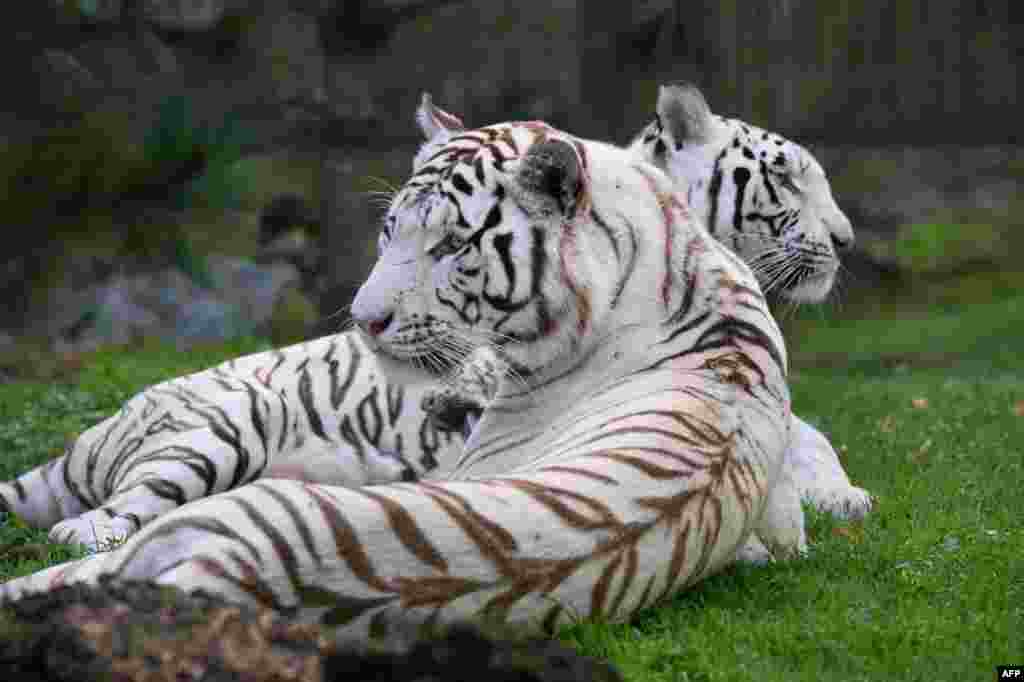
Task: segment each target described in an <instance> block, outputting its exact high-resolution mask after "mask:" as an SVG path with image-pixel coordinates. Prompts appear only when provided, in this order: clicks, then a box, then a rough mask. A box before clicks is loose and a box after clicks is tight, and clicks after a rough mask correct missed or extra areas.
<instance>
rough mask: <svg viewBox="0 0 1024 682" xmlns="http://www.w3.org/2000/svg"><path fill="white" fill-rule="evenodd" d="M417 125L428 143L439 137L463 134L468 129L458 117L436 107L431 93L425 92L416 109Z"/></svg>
mask: <svg viewBox="0 0 1024 682" xmlns="http://www.w3.org/2000/svg"><path fill="white" fill-rule="evenodd" d="M416 123H417V124H419V126H420V130H421V131H423V137H424V138H425V139H426V140H427V141H428V142H429V141H431V140H433V139H434V138H435V137H437V136H438V135H441V134H446V135H451V134H452V133H461V132H462V131H464V130H465V129H466V126H465V125H464V124H463V123H462V120H461V119H460V118H459V117H458V116H455V115H453V114H449V113H448V112H447V111H445V110H444V109H441V108H439V107H436V106H434V102H433V100H432V99H431V98H430V93H429V92H424V93H423V97H422V98H421V99H420V106H419V108H418V109H416Z"/></svg>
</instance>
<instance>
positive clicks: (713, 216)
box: [629, 84, 853, 303]
mask: <svg viewBox="0 0 1024 682" xmlns="http://www.w3.org/2000/svg"><path fill="white" fill-rule="evenodd" d="M629 148H630V150H631V151H632V152H634V153H636V154H637V155H639V156H640V158H643V159H644V160H646V161H649V162H651V163H653V164H654V165H656V166H658V167H660V168H661V169H662V170H664V171H665V172H667V173H668V175H669V177H671V178H672V180H673V181H674V182H675V183H676V186H677V187H678V188H679V189H680V190H681V191H684V192H685V193H686V196H687V199H688V201H689V203H690V204H691V206H693V209H694V211H695V212H696V213H697V215H700V216H703V217H705V218H706V220H707V225H708V229H709V230H710V231H711V234H712V236H714V237H715V238H716V239H718V240H719V241H721V242H722V243H724V244H726V245H727V246H729V247H730V248H732V249H733V251H735V252H736V254H737V255H739V256H740V257H741V258H742V259H743V260H745V261H746V262H747V263H748V264H749V265H750V266H751V268H752V269H753V270H754V273H755V274H756V276H757V279H758V281H759V282H760V284H761V287H762V289H764V290H765V292H772V293H777V294H778V295H779V296H781V297H782V298H785V299H787V300H790V301H793V302H796V303H813V302H817V301H820V300H822V299H824V298H825V297H826V296H827V295H828V293H829V291H830V290H831V288H832V285H833V283H834V281H835V277H836V273H837V271H838V269H839V255H838V254H839V252H840V251H842V250H844V249H847V248H849V247H850V246H851V245H852V244H853V228H852V227H851V225H850V221H849V219H847V217H846V216H845V215H844V214H843V212H842V211H841V210H840V209H839V207H838V206H837V205H836V202H835V200H834V199H833V198H832V191H831V188H830V186H829V182H828V178H826V177H825V171H824V170H822V167H821V165H820V164H819V163H818V162H817V160H816V159H815V158H814V157H813V156H812V155H811V153H810V152H808V151H807V150H806V149H804V148H803V147H802V146H800V145H799V144H796V143H795V142H792V141H790V140H787V139H786V138H784V137H782V136H781V135H777V134H775V133H771V132H767V131H765V130H762V129H760V128H757V127H755V126H752V125H750V124H748V123H745V122H743V121H740V120H737V119H728V118H723V117H721V116H717V115H714V114H712V113H711V110H710V109H709V108H708V104H707V102H706V101H705V99H704V96H703V95H702V94H701V92H700V91H699V90H698V89H697V88H696V87H694V86H693V85H690V84H681V85H666V86H662V87H661V88H660V89H659V92H658V103H657V108H656V114H655V116H654V120H653V121H652V122H651V123H650V124H648V125H647V127H646V128H644V130H643V131H642V132H641V133H640V134H639V135H637V136H636V138H634V140H633V142H632V143H631V144H630V146H629Z"/></svg>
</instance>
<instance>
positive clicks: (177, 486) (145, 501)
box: [49, 431, 234, 551]
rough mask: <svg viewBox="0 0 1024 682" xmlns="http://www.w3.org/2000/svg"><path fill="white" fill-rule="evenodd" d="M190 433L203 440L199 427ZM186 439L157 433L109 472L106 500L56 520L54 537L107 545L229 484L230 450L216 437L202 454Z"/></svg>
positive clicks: (94, 545)
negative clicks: (158, 435)
mask: <svg viewBox="0 0 1024 682" xmlns="http://www.w3.org/2000/svg"><path fill="white" fill-rule="evenodd" d="M189 436H190V438H191V439H194V441H197V442H202V441H203V440H205V439H204V438H203V434H200V433H196V432H195V431H192V432H189ZM168 440H170V442H167V441H168ZM182 440H183V439H181V438H177V439H167V438H162V439H161V438H158V437H153V438H152V442H151V443H144V444H143V445H142V446H140V453H139V456H138V457H137V458H134V459H132V460H130V461H128V462H126V463H125V464H124V466H123V467H121V468H118V469H115V470H113V471H112V472H111V473H112V474H114V475H112V476H111V480H110V488H109V494H108V495H107V496H106V498H105V499H103V500H102V502H101V503H100V504H99V505H98V506H96V507H95V508H93V509H89V510H86V511H82V512H80V513H78V514H74V515H70V516H69V517H68V518H65V519H64V520H62V521H60V522H59V523H56V524H54V525H53V527H52V528H51V529H50V532H49V538H50V540H52V541H54V542H64V543H68V544H82V545H85V546H86V547H87V548H88V549H89V550H90V551H102V550H104V549H109V548H110V547H111V546H114V545H116V544H119V543H121V542H123V541H124V540H125V539H127V538H128V537H129V536H131V535H132V534H134V533H135V532H137V531H138V530H139V529H141V528H142V527H143V526H145V525H146V524H147V523H149V522H150V521H152V520H153V519H155V518H157V517H159V516H162V515H163V514H166V513H167V512H169V511H171V510H173V509H175V508H177V507H180V506H181V505H183V504H185V503H186V502H189V501H191V500H195V499H198V498H200V497H206V496H208V495H212V494H214V493H216V492H221V491H223V490H227V489H228V488H229V487H231V483H230V481H229V480H228V478H227V475H226V474H227V471H225V469H226V467H225V466H223V465H225V464H227V463H229V462H230V461H231V455H232V454H234V453H233V452H229V450H230V448H228V447H226V446H225V445H222V444H221V445H219V444H218V443H217V442H216V441H215V440H214V441H213V442H212V443H206V447H205V448H204V451H203V452H198V451H196V450H193V449H191V448H190V447H188V445H187V442H180V441H182ZM175 441H178V442H175ZM147 445H148V446H149V447H147ZM142 448H145V451H141V450H142Z"/></svg>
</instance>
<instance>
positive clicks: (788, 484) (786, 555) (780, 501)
mask: <svg viewBox="0 0 1024 682" xmlns="http://www.w3.org/2000/svg"><path fill="white" fill-rule="evenodd" d="M792 455H793V449H792V447H790V448H789V449H788V450H787V451H786V452H785V454H784V457H783V464H782V469H781V471H780V472H779V478H778V480H777V481H776V483H775V485H774V486H773V487H772V488H771V490H769V491H768V501H767V503H766V504H765V508H764V512H763V513H762V514H761V517H760V519H759V521H758V523H757V525H756V526H755V528H754V535H755V536H756V538H757V539H758V540H760V542H761V543H762V544H763V545H764V546H765V547H766V548H767V549H768V550H769V551H770V552H771V555H772V558H774V559H776V560H784V559H792V558H796V557H799V556H803V555H804V554H806V552H807V533H806V530H805V528H804V508H803V506H802V505H801V502H800V489H799V488H798V486H797V482H796V479H795V478H794V476H793V469H792V466H791V465H790V462H789V460H790V458H791V457H792Z"/></svg>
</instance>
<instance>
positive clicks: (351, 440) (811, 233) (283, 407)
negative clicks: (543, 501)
mask: <svg viewBox="0 0 1024 682" xmlns="http://www.w3.org/2000/svg"><path fill="white" fill-rule="evenodd" d="M417 121H418V123H419V125H420V128H421V130H422V131H423V133H424V135H425V137H426V138H427V143H426V144H424V146H423V148H422V149H421V151H420V154H419V156H418V159H422V158H424V157H425V155H427V154H429V153H430V151H431V150H432V149H436V147H437V146H438V145H440V144H443V143H444V142H445V141H446V140H447V139H449V138H450V137H451V135H453V134H457V133H459V132H461V131H462V130H464V126H463V125H462V123H461V121H459V119H458V118H457V117H455V116H452V115H451V114H448V113H446V112H444V111H442V110H440V109H438V108H437V107H435V106H433V104H432V103H431V102H430V100H429V98H427V97H425V98H424V102H423V103H422V105H421V106H420V109H419V110H418V111H417ZM734 140H742V141H743V142H742V144H741V143H735V142H734ZM745 148H749V149H751V150H752V153H753V154H754V156H755V159H756V158H760V156H761V154H762V153H764V154H767V153H769V152H770V153H772V154H775V155H777V154H783V155H784V157H785V159H786V163H785V164H780V163H776V164H774V165H773V166H772V168H773V169H774V170H772V171H771V174H772V177H775V176H782V175H783V174H786V175H785V176H784V177H785V178H786V180H784V181H779V182H778V183H777V184H778V185H779V187H778V188H775V187H774V184H775V183H772V184H770V183H771V178H770V177H768V170H767V168H768V167H767V166H766V165H763V164H760V163H755V162H752V161H751V159H749V158H747V156H745V155H744V153H743V150H744V149H745ZM630 151H631V153H632V154H634V155H636V156H637V157H638V158H643V159H647V160H650V161H653V162H655V163H656V164H657V165H660V166H662V167H663V168H664V169H665V170H667V171H668V172H669V174H670V176H672V177H673V178H674V179H675V180H676V182H677V184H680V185H685V186H686V187H687V194H688V196H689V197H690V198H691V201H692V202H693V204H694V211H695V212H696V213H697V215H698V216H704V217H706V218H707V219H708V220H709V225H710V226H711V227H712V228H713V230H712V231H713V232H714V234H715V235H717V236H718V238H719V239H721V240H725V241H726V243H729V244H731V245H732V246H733V247H734V248H736V249H738V251H739V253H740V255H741V257H743V258H744V259H746V260H747V261H748V262H752V263H754V264H755V266H757V267H760V271H761V272H762V273H763V275H764V279H763V280H762V285H764V286H773V287H774V289H775V290H777V291H779V293H780V295H782V296H786V295H789V293H790V292H791V291H792V292H796V291H798V290H799V291H801V292H802V293H801V294H800V296H802V297H803V298H805V299H810V298H813V296H812V294H814V295H817V296H818V297H821V296H824V295H825V294H826V293H827V291H828V288H829V286H830V285H831V280H832V278H833V277H834V273H835V271H836V268H837V265H838V260H837V258H836V256H835V252H834V250H830V249H831V243H832V239H835V240H836V241H839V242H841V243H842V242H844V241H845V242H848V241H849V240H850V239H852V232H851V231H850V229H849V223H848V221H846V220H845V217H844V216H843V215H842V213H841V212H840V211H839V210H838V208H836V207H835V203H834V202H833V201H832V199H831V194H830V191H829V187H828V183H827V181H826V180H825V179H824V175H823V173H822V172H821V170H820V166H818V165H817V163H816V162H814V160H813V159H812V158H811V157H810V155H809V154H807V152H806V151H804V150H803V149H802V148H800V147H799V146H798V145H795V144H794V143H791V142H788V141H785V140H783V139H782V138H779V137H778V136H775V135H769V136H768V138H765V137H764V136H763V135H761V134H760V131H759V129H756V128H753V127H751V126H748V125H746V124H744V123H741V122H738V121H728V120H725V119H720V118H718V117H714V116H712V115H711V114H710V112H709V111H708V109H707V105H706V104H705V103H704V100H703V98H702V97H701V96H700V93H699V92H697V91H696V90H695V89H691V88H685V87H667V88H663V89H662V90H661V92H660V95H659V99H658V106H657V115H656V117H655V121H654V122H653V123H652V124H651V125H650V126H648V128H647V129H646V130H645V131H644V132H643V133H642V134H641V135H640V136H639V137H638V139H637V141H636V142H634V144H633V145H632V146H631V148H630ZM772 158H773V160H775V157H772ZM741 169H747V170H748V172H749V173H750V176H751V178H752V180H750V181H748V182H746V183H745V184H744V185H743V187H742V188H741V189H739V190H737V188H738V185H736V183H735V179H736V178H737V177H738V174H739V175H741V174H742V173H741ZM715 177H720V178H723V179H720V180H718V181H715V180H714V178H715ZM793 185H798V186H799V187H800V188H801V190H800V191H793V189H792V186H793ZM787 187H788V188H790V189H786V188H787ZM712 188H713V189H714V192H712V191H711V189H712ZM769 188H771V189H769ZM738 195H739V196H742V198H743V201H741V202H739V203H737V201H736V200H735V197H736V196H738ZM772 202H774V203H772ZM754 204H757V205H758V206H761V207H768V206H774V207H775V208H774V213H776V214H785V215H788V216H790V218H788V219H787V220H786V221H785V230H784V231H782V232H780V234H779V235H775V234H768V233H766V232H765V228H764V225H765V221H763V220H759V219H757V218H756V217H754V216H750V215H749V214H750V213H752V211H751V210H750V209H749V208H747V209H746V210H743V208H742V207H744V206H747V205H754ZM712 206H715V207H716V208H715V209H714V210H711V207H712ZM737 207H740V208H737ZM764 210H767V209H764ZM829 226H831V231H830V228H829ZM833 233H834V234H833ZM830 235H831V238H830ZM805 244H817V245H818V247H817V248H816V249H815V251H814V253H816V254H817V255H816V256H815V257H814V258H813V259H809V258H807V255H806V254H807V253H808V250H807V249H805V248H801V245H805ZM766 254H770V255H766ZM789 263H799V264H801V270H800V271H799V273H797V275H794V276H791V277H786V278H781V277H779V276H778V275H779V272H780V271H779V268H780V267H782V266H783V265H784V264H789ZM765 264H767V265H765ZM811 265H813V266H814V267H815V268H816V270H815V272H821V273H822V275H821V276H818V277H816V278H815V277H811V278H807V277H798V275H801V274H804V273H807V272H810V267H809V266H811ZM757 271H758V270H755V272H757ZM808 281H810V282H816V285H815V286H816V289H814V290H813V291H812V290H811V288H809V287H808V286H807V282H808ZM794 295H795V294H794ZM428 391H429V389H428V387H411V388H407V387H403V386H400V385H397V384H393V383H388V382H387V381H386V380H384V379H383V378H382V377H381V376H380V374H379V372H378V368H377V366H376V361H375V360H374V359H373V357H372V355H370V354H369V353H368V352H367V350H366V347H365V345H364V343H363V341H362V339H361V338H360V337H359V336H358V335H354V334H342V335H338V336H332V337H325V338H322V339H317V340H314V341H309V342H306V343H302V344H298V345H295V346H291V347H288V348H283V349H280V350H274V351H269V352H266V353H259V354H255V355H250V356H247V357H244V358H240V359H237V360H233V361H230V362H227V363H225V364H223V365H220V366H218V367H215V368H212V369H210V370H207V371H204V372H197V373H195V374H191V375H188V376H185V377H180V378H176V379H173V380H170V381H168V382H165V383H162V384H159V385H156V386H153V387H151V388H148V389H146V390H145V391H143V392H141V393H140V394H138V395H137V396H135V397H134V398H132V399H131V400H130V401H128V402H127V403H126V404H125V406H124V408H123V409H122V410H121V411H120V412H118V413H117V414H115V415H114V416H112V417H110V418H108V419H106V420H104V421H102V422H100V423H99V424H97V425H96V426H94V427H92V428H91V429H89V430H87V431H86V432H84V433H83V434H81V436H80V437H79V438H78V439H77V440H76V441H75V442H74V443H73V444H72V445H71V447H69V448H68V450H67V451H66V452H65V453H64V455H62V456H61V457H59V458H57V459H55V460H53V461H51V462H49V463H47V464H45V465H43V466H41V467H39V468H37V469H34V470H32V471H30V472H27V473H26V474H24V475H22V476H21V477H19V478H18V479H17V480H16V481H13V482H11V483H10V484H0V508H3V507H6V508H7V509H10V510H12V511H14V512H15V513H17V514H18V515H19V516H20V517H22V518H23V519H24V520H25V521H26V522H27V523H29V524H30V525H33V526H37V527H44V528H46V527H51V526H52V529H51V532H50V537H51V538H52V539H54V540H58V541H67V542H77V543H83V544H85V545H86V546H88V547H89V548H91V549H97V548H103V547H105V546H108V545H109V544H110V543H111V542H112V541H116V540H120V539H123V538H125V537H127V536H129V535H131V534H132V533H134V532H136V531H137V530H138V529H139V528H140V527H142V526H143V525H145V524H146V523H149V522H150V521H151V520H153V519H154V518H156V517H158V516H160V515H161V514H164V513H166V512H167V511H170V510H171V509H174V508H175V507H177V506H179V505H181V504H183V503H185V502H187V501H189V500H194V499H198V498H200V497H204V496H207V495H210V494H213V493H216V492H222V491H224V490H228V489H231V488H234V487H237V486H239V485H242V484H244V483H248V482H251V481H253V480H255V479H257V478H259V477H289V478H299V479H302V480H307V481H318V482H325V483H332V484H338V485H362V484H364V483H376V482H384V481H387V480H397V479H399V478H405V479H410V478H415V477H418V476H421V475H423V474H424V473H425V472H427V471H429V470H431V469H432V468H434V467H435V466H436V463H437V461H438V460H440V459H444V458H445V457H446V456H449V455H450V454H452V453H457V452H459V451H461V449H462V445H463V434H462V427H461V424H459V423H452V424H450V428H448V429H445V428H439V426H438V424H439V423H440V422H438V421H437V420H432V419H429V418H428V415H427V414H426V413H425V412H424V411H423V410H422V409H421V403H422V401H423V399H424V397H425V396H426V395H427V394H428ZM794 425H795V427H796V428H795V432H796V434H797V435H796V437H797V439H798V442H802V443H804V444H803V445H800V446H799V447H798V448H797V451H796V453H795V454H796V456H795V457H794V458H793V462H794V465H793V466H792V470H793V472H794V475H795V476H796V482H797V485H798V486H799V487H800V489H801V492H802V494H803V495H804V496H805V497H807V498H809V499H811V500H812V501H814V502H815V503H816V504H817V505H818V506H820V507H822V508H832V509H834V510H836V511H839V512H842V511H843V510H846V509H848V510H850V511H852V512H854V513H856V514H860V513H863V511H866V509H867V507H868V504H869V501H868V497H867V494H866V493H864V492H863V491H861V490H860V489H859V488H854V487H852V486H850V484H849V480H848V479H847V478H846V475H845V473H844V472H843V470H842V467H841V466H840V465H839V461H838V459H837V458H836V456H835V453H834V451H833V450H832V448H831V447H830V446H829V444H828V441H827V440H826V439H825V438H824V436H822V435H821V434H819V433H818V432H817V431H815V430H814V429H812V428H811V427H810V426H808V425H806V424H805V423H804V422H802V421H801V420H798V419H795V421H794ZM761 556H762V557H763V554H762V555H761Z"/></svg>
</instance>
